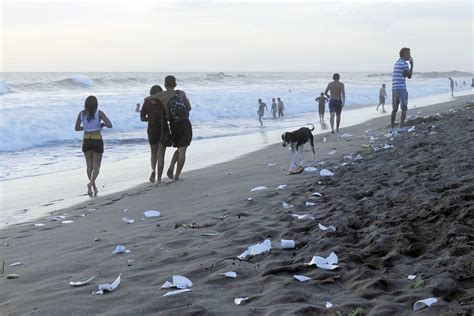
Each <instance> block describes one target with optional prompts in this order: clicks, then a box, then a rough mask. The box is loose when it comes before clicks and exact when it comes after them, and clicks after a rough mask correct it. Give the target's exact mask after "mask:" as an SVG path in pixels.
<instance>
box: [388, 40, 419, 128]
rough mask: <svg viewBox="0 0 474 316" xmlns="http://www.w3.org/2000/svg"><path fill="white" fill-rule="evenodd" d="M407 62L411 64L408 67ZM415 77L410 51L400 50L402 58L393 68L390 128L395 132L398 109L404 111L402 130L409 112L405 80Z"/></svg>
mask: <svg viewBox="0 0 474 316" xmlns="http://www.w3.org/2000/svg"><path fill="white" fill-rule="evenodd" d="M407 61H408V62H409V63H410V67H408V64H407ZM412 75H413V58H412V57H411V52H410V49H409V48H407V47H403V48H402V49H401V50H400V58H399V59H398V60H397V61H396V62H395V65H394V66H393V78H392V116H391V118H390V126H391V128H392V129H391V130H392V131H393V129H394V127H395V118H396V116H397V111H398V107H399V106H400V108H401V109H402V113H401V115H400V128H401V127H403V125H404V124H405V118H406V117H407V111H408V91H407V86H406V82H405V78H408V79H411V76H412Z"/></svg>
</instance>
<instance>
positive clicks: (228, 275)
mask: <svg viewBox="0 0 474 316" xmlns="http://www.w3.org/2000/svg"><path fill="white" fill-rule="evenodd" d="M219 275H223V276H226V277H228V278H233V279H236V278H237V273H235V272H234V271H229V272H224V273H219Z"/></svg>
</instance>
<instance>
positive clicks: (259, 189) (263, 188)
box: [250, 186, 268, 192]
mask: <svg viewBox="0 0 474 316" xmlns="http://www.w3.org/2000/svg"><path fill="white" fill-rule="evenodd" d="M264 190H268V188H267V187H263V186H261V187H255V188H253V189H252V190H250V192H255V191H264Z"/></svg>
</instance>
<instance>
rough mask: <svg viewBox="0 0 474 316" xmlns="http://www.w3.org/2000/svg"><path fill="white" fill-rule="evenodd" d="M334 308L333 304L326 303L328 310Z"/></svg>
mask: <svg viewBox="0 0 474 316" xmlns="http://www.w3.org/2000/svg"><path fill="white" fill-rule="evenodd" d="M333 306H334V304H333V303H331V302H326V308H331V307H333Z"/></svg>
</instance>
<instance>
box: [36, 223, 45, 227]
mask: <svg viewBox="0 0 474 316" xmlns="http://www.w3.org/2000/svg"><path fill="white" fill-rule="evenodd" d="M34 226H36V227H41V226H44V224H43V223H36V224H34Z"/></svg>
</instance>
